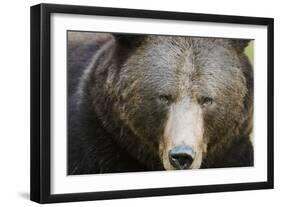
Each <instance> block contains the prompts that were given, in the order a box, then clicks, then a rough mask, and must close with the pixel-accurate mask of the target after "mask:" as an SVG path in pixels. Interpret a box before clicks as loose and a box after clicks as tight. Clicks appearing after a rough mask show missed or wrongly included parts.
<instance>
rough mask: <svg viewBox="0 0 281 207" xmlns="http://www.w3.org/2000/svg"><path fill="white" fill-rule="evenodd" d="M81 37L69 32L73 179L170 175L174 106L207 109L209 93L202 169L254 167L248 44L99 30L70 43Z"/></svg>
mask: <svg viewBox="0 0 281 207" xmlns="http://www.w3.org/2000/svg"><path fill="white" fill-rule="evenodd" d="M81 34H82V33H79V32H73V33H71V34H68V35H69V42H68V44H69V45H68V174H71V175H72V174H93V173H116V172H138V171H153V170H165V169H166V167H165V165H164V164H163V163H164V161H163V159H164V158H163V157H162V155H163V153H165V150H163V149H162V148H163V147H165V146H167V143H165V142H168V141H167V140H166V141H165V140H164V139H163V136H162V135H163V132H164V130H165V126H166V123H167V119H168V115H167V114H168V111H169V109H170V105H171V104H173V103H174V102H177V101H178V100H185V99H186V100H190V101H191V102H190V103H194V104H196V105H198V106H201V105H200V101H201V97H204V96H207V97H209V96H211V97H212V105H211V106H210V107H209V108H207V109H206V108H205V109H202V114H203V115H202V119H203V121H202V123H203V125H202V126H203V129H202V130H203V131H202V133H203V137H202V140H201V141H202V143H204V147H202V149H201V151H202V153H201V154H202V158H201V161H200V168H219V167H243V166H252V165H253V146H252V143H251V140H250V135H251V132H252V125H253V123H252V118H253V70H252V66H251V64H250V63H249V61H248V58H247V57H246V56H245V54H244V52H243V51H244V48H245V47H246V46H247V44H248V40H238V39H237V40H234V39H223V38H196V37H179V36H157V35H119V34H116V35H109V34H99V36H100V37H97V33H93V34H87V35H88V36H89V37H93V39H91V38H81V39H78V40H76V42H75V41H74V42H75V44H74V43H72V42H71V41H70V40H72V39H74V40H75V38H73V37H76V36H77V35H81ZM84 35H86V34H84ZM82 36H83V34H82ZM85 39H86V40H87V41H85ZM183 77H184V78H183ZM163 94H164V95H163ZM167 94H168V95H167ZM163 100H164V101H163ZM186 103H189V102H186ZM200 110H201V109H200ZM187 119H188V114H187ZM161 146H162V147H161ZM202 146H203V145H202ZM203 148H204V149H203ZM161 149H162V150H161Z"/></svg>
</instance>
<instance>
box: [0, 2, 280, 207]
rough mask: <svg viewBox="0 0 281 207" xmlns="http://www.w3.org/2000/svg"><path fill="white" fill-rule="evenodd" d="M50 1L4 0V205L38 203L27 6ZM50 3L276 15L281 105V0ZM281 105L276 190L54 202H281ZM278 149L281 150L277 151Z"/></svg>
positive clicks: (0, 157)
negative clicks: (32, 172)
mask: <svg viewBox="0 0 281 207" xmlns="http://www.w3.org/2000/svg"><path fill="white" fill-rule="evenodd" d="M40 2H47V1H43V0H42V1H35V0H34V1H28V2H27V1H20V0H19V1H5V2H4V1H3V2H2V4H1V8H2V10H1V13H0V15H1V18H0V19H1V33H0V35H1V38H0V41H1V42H0V43H1V44H0V51H1V59H0V60H1V61H0V64H1V67H0V94H1V99H0V100H1V101H0V126H1V128H0V138H1V144H0V163H1V168H0V186H1V187H0V195H1V199H0V205H1V206H35V205H36V204H35V203H33V202H31V201H29V200H28V197H29V166H30V165H29V112H30V111H29V95H30V94H29V7H30V6H31V5H34V4H37V3H40ZM48 2H49V3H52V2H53V3H67V4H78V3H79V4H84V5H92V6H111V7H127V8H138V9H155V10H172V11H184V12H200V13H220V14H231V15H245V16H265V17H274V18H275V36H276V38H275V59H276V60H275V68H276V70H275V105H276V106H278V105H280V104H281V99H280V93H279V91H280V89H281V80H280V75H281V74H280V73H281V72H280V70H278V68H281V61H280V59H277V57H280V56H281V51H280V47H279V48H277V47H276V46H277V45H280V39H279V38H278V37H280V36H281V28H280V25H281V13H280V5H278V1H277V0H276V1H263V2H262V3H259V2H258V1H243V0H235V1H225V0H212V1H209V0H205V1H202V0H196V1H187V0H183V1H179V0H178V1H177V0H173V1H163V0H162V1H160V0H159V1H151V0H147V1H146V0H142V1H139V0H122V1H120V0H119V1H118V0H115V1H114V0H107V1H104V0H99V1H93V0H92V1H90V0H88V1H86V0H80V1H79V2H78V1H74V0H69V1H59V0H58V1H51V0H50V1H48ZM280 115H281V114H280V109H279V108H278V107H276V108H275V129H276V130H275V175H276V176H275V189H274V190H259V191H247V192H231V193H212V194H197V195H184V196H172V197H171V196H170V197H155V198H137V199H123V200H114V201H95V202H83V203H64V204H55V205H53V206H93V205H95V206H132V205H134V206H145V205H148V206H153V205H157V206H159V205H161V206H173V205H178V204H179V205H181V204H182V205H192V206H195V205H196V207H197V206H206V205H208V206H225V205H227V206H229V207H231V206H235V207H237V206H238V205H239V206H244V205H259V206H261V205H266V206H267V205H269V203H271V205H272V206H277V205H278V204H277V203H280V202H281V196H280V195H281V180H280V173H281V172H280V170H281V164H280V163H281V161H280V155H281V153H280V149H279V147H278V146H279V145H280V144H281V143H280V142H281V141H280V139H278V138H279V136H280V135H281V134H280V133H281V131H280V130H281V128H280V126H278V123H280V117H281V116H280ZM277 150H278V151H277Z"/></svg>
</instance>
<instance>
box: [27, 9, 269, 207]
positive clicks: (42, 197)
mask: <svg viewBox="0 0 281 207" xmlns="http://www.w3.org/2000/svg"><path fill="white" fill-rule="evenodd" d="M53 13H67V14H83V15H99V16H113V17H134V18H148V19H165V20H181V21H193V22H209V23H232V24H247V25H264V26H267V35H268V36H267V41H268V42H267V43H268V48H267V58H268V65H267V75H268V82H267V83H268V84H267V92H268V97H267V104H268V108H267V110H268V111H267V113H268V119H267V127H268V132H267V133H268V134H267V181H265V182H249V183H236V184H219V185H204V186H188V187H168V188H154V189H138V190H121V191H106V192H85V193H74V194H51V192H50V188H51V186H50V185H51V183H50V149H51V143H50V127H51V114H50V107H51V105H50V100H51V91H50V79H51V74H50V66H51V65H50V58H51V56H50V53H51V50H50V32H51V27H50V26H51V25H50V16H51V14H53ZM30 24H31V39H30V40H31V41H30V42H31V59H30V61H31V152H30V155H31V158H30V159H31V169H30V170H31V174H30V192H31V193H30V196H31V197H30V199H31V200H32V201H36V202H39V203H54V202H70V201H86V200H102V199H117V198H133V197H146V196H165V195H179V194H194V193H210V192H224V191H242V190H255V189H271V188H273V186H274V185H273V177H274V170H273V165H274V158H273V154H274V152H273V149H274V148H273V130H274V129H273V120H274V118H273V115H274V112H273V111H274V108H273V107H274V106H273V93H274V89H273V86H274V83H273V80H274V78H273V61H274V60H273V57H274V54H273V52H274V51H273V44H274V42H273V41H274V40H273V38H274V32H273V29H274V20H273V19H272V18H260V17H245V16H228V15H213V14H195V13H181V12H167V11H152V10H135V9H120V8H102V7H88V6H72V5H55V4H39V5H35V6H32V7H31V23H30Z"/></svg>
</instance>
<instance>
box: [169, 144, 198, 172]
mask: <svg viewBox="0 0 281 207" xmlns="http://www.w3.org/2000/svg"><path fill="white" fill-rule="evenodd" d="M194 157H195V152H194V150H193V148H192V147H190V146H187V145H179V146H176V147H173V148H172V149H171V150H170V151H169V160H170V163H171V165H172V166H174V167H175V168H176V169H178V170H183V169H188V168H189V167H190V166H191V164H192V162H193V160H194Z"/></svg>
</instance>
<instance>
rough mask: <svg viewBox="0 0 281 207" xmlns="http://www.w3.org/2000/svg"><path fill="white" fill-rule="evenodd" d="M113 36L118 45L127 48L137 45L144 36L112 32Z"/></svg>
mask: <svg viewBox="0 0 281 207" xmlns="http://www.w3.org/2000/svg"><path fill="white" fill-rule="evenodd" d="M113 36H114V38H115V40H116V41H117V42H118V44H120V46H123V47H126V48H128V49H130V48H131V49H133V48H135V47H137V46H139V45H140V44H141V42H142V41H143V40H144V38H145V35H138V34H113Z"/></svg>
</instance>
